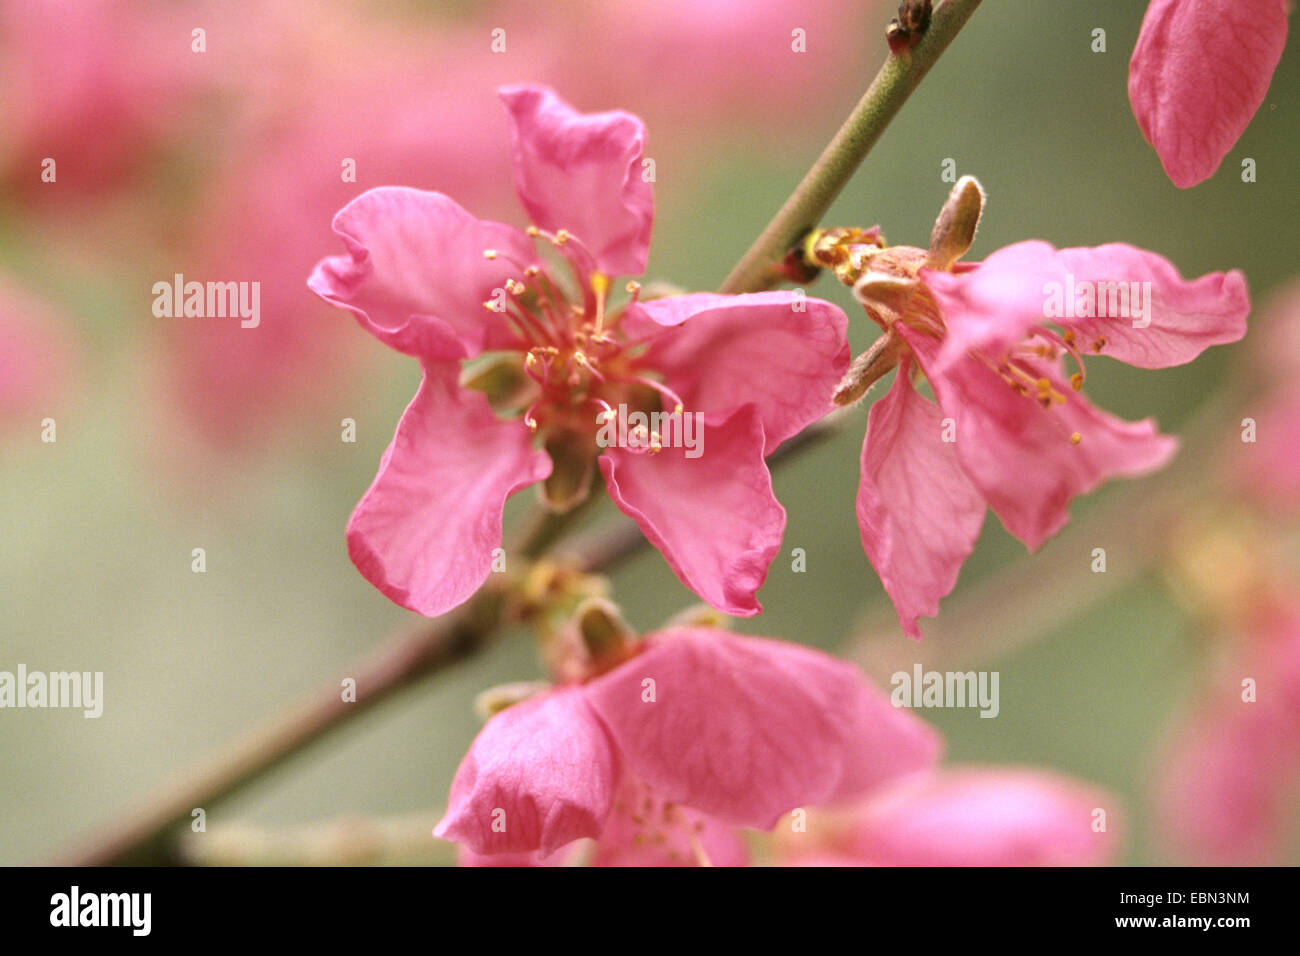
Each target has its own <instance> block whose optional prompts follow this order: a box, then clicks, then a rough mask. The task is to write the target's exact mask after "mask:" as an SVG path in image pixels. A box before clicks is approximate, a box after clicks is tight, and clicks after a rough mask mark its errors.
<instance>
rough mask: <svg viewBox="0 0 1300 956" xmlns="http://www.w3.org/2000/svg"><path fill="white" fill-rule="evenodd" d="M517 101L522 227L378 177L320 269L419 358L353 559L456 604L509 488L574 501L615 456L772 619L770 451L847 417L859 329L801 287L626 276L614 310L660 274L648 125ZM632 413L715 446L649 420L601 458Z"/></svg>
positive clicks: (407, 598) (329, 287) (469, 584)
mask: <svg viewBox="0 0 1300 956" xmlns="http://www.w3.org/2000/svg"><path fill="white" fill-rule="evenodd" d="M502 97H503V99H504V100H505V103H506V106H507V109H508V111H509V114H510V118H511V121H512V136H511V141H512V145H513V153H514V161H515V178H516V185H517V187H518V190H519V194H520V198H521V199H522V201H523V205H524V207H525V209H526V210H527V211H528V214H529V217H530V219H531V221H532V225H531V226H530V228H529V231H528V232H524V231H521V230H518V229H515V228H514V227H511V226H506V225H502V224H500V223H495V222H489V221H485V220H480V219H477V218H475V217H474V216H472V215H471V214H470V213H468V212H466V211H465V210H464V209H463V208H461V207H460V206H459V205H457V204H456V203H455V202H453V201H452V200H451V199H449V198H448V197H446V196H444V195H442V194H441V193H433V192H422V191H419V190H414V189H404V188H380V189H373V190H370V191H369V192H367V193H365V194H364V195H362V196H360V197H358V198H357V199H356V200H354V201H353V202H351V203H349V204H348V205H347V206H346V207H344V208H343V209H342V210H341V211H340V212H339V213H338V215H337V216H335V218H334V231H335V232H336V233H337V234H338V235H339V236H340V237H342V239H343V241H344V243H345V245H346V246H347V248H348V252H347V254H346V255H342V256H335V257H332V258H329V259H326V260H324V261H323V262H321V263H320V264H319V265H318V266H317V268H316V270H315V272H314V273H313V274H312V277H311V280H310V282H309V285H310V286H311V288H312V289H313V290H315V291H316V292H317V293H318V294H319V295H321V296H322V297H323V298H325V299H326V300H328V301H330V302H332V303H334V304H336V305H339V306H342V307H343V308H346V309H348V310H349V311H351V312H353V314H354V315H355V316H356V318H357V320H358V321H359V322H360V323H361V325H362V326H363V327H364V328H366V329H367V330H368V331H370V332H371V334H373V335H374V336H375V337H377V338H378V339H380V340H381V341H383V342H384V343H386V344H388V345H389V346H391V347H392V348H395V349H397V350H399V351H402V352H405V353H407V354H409V355H413V356H416V357H418V358H419V359H420V362H421V366H422V368H423V371H424V381H423V382H422V384H421V386H420V389H419V391H418V392H417V394H416V396H415V398H414V399H413V400H412V402H411V405H410V406H409V407H408V408H407V410H406V413H405V414H404V415H403V417H402V420H401V422H400V423H399V425H398V428H397V435H396V437H395V438H394V440H393V443H392V445H391V446H390V447H389V449H388V451H387V452H386V453H385V455H384V458H383V460H382V462H381V463H380V470H379V475H378V477H377V478H376V479H375V482H374V484H373V485H372V486H371V489H370V490H369V491H368V492H367V494H366V496H365V497H364V498H363V499H362V501H361V503H360V504H359V505H358V507H357V510H356V512H355V513H354V514H353V516H352V520H351V522H350V523H349V526H348V546H349V552H350V553H351V555H352V559H353V561H354V562H355V563H356V565H357V567H358V568H359V569H360V570H361V572H362V573H363V574H364V575H365V576H366V577H367V578H368V579H369V580H370V581H371V582H372V583H373V584H375V586H376V587H378V588H379V589H380V590H381V591H383V592H384V593H385V594H386V595H387V596H388V597H389V598H391V599H392V600H394V601H396V602H397V603H399V604H401V605H403V606H404V607H408V608H411V609H412V610H416V611H419V612H420V613H422V614H427V615H430V616H433V615H437V614H440V613H442V612H443V611H446V610H447V609H448V608H451V607H454V606H455V605H457V604H459V603H460V602H462V601H464V600H465V599H466V598H468V597H469V596H470V595H471V594H472V593H473V592H474V591H475V590H477V589H478V587H479V585H481V584H482V582H483V581H484V579H485V578H486V577H487V575H488V573H489V571H490V567H491V563H492V551H493V549H494V548H496V547H498V546H499V545H500V543H501V522H502V508H503V507H504V503H505V500H506V498H508V497H509V496H510V495H511V494H513V493H514V492H515V491H517V490H519V489H520V488H523V487H524V486H526V485H530V484H535V483H538V482H543V485H542V488H543V491H544V498H545V500H547V501H548V502H549V503H551V504H552V505H553V506H555V507H561V508H562V507H567V506H571V505H572V504H573V503H574V502H575V501H576V500H578V499H580V498H581V497H582V495H584V494H585V493H586V489H587V485H588V481H589V475H590V474H591V473H592V472H593V470H594V467H595V464H594V463H595V461H596V460H597V456H599V468H600V471H601V473H602V474H603V476H604V479H605V484H606V487H607V489H608V491H609V494H610V496H611V497H612V498H613V500H614V502H615V503H616V504H617V505H618V507H619V508H621V509H622V510H623V511H624V512H625V513H627V514H628V515H630V516H631V517H632V518H633V519H634V520H635V521H636V522H637V523H638V525H640V527H641V529H642V530H643V532H644V533H645V535H646V537H647V538H649V540H650V541H651V542H653V543H654V544H655V545H656V546H657V547H658V548H659V549H660V551H662V552H663V554H664V556H665V558H666V559H667V561H668V563H669V564H670V566H671V567H672V568H673V570H674V571H675V572H676V573H677V575H678V577H680V578H681V579H682V581H683V582H684V583H685V584H686V585H687V586H688V587H690V588H692V589H693V590H694V591H695V592H696V593H697V594H699V595H700V596H701V597H702V598H704V599H705V600H706V601H708V602H709V603H711V604H712V605H713V606H715V607H717V608H719V609H720V610H723V611H725V612H727V613H730V614H737V615H742V616H748V615H752V614H756V613H757V612H758V610H759V604H758V601H757V599H756V597H755V593H756V592H757V590H758V589H759V587H760V586H761V585H762V583H763V580H764V578H765V576H766V573H767V567H768V565H769V563H770V562H771V560H772V558H773V556H774V555H775V553H776V549H777V547H778V546H779V543H780V538H781V532H782V529H783V527H784V523H785V512H784V509H782V507H781V506H780V504H779V503H778V502H777V500H776V498H775V497H774V496H773V494H772V487H771V476H770V474H769V473H768V470H767V466H766V464H765V462H764V456H765V455H767V454H769V453H770V452H771V451H772V450H773V449H774V448H775V447H776V446H777V445H779V444H780V443H781V442H782V441H784V440H785V439H787V438H789V437H790V436H791V435H793V434H795V433H796V432H798V431H799V430H800V429H801V428H803V427H804V426H806V425H807V424H809V423H810V422H812V421H815V420H816V419H817V418H819V417H821V416H822V415H824V414H826V412H827V411H829V410H830V408H831V404H830V395H831V393H832V391H833V389H834V384H835V381H836V380H837V379H838V378H839V376H840V375H841V374H842V372H843V370H844V369H845V368H846V366H847V363H848V347H847V343H846V340H845V326H846V324H847V319H846V318H845V316H844V314H843V313H842V312H841V311H840V310H839V309H838V308H836V307H835V306H833V305H830V304H829V303H825V302H820V301H817V300H812V299H804V298H803V297H802V296H799V295H796V294H793V293H784V292H767V293H759V294H753V295H741V296H717V295H708V294H700V295H691V296H683V297H679V298H675V299H672V298H670V299H657V300H652V301H647V302H639V301H637V300H638V295H639V286H637V285H636V284H635V283H631V284H629V285H628V298H627V299H626V300H625V301H624V302H621V303H620V302H619V301H618V300H617V299H616V298H615V297H614V296H612V295H611V290H612V289H613V288H614V284H613V281H612V279H611V276H613V275H615V274H618V273H624V274H626V273H637V272H640V271H641V270H642V269H643V268H644V266H645V260H646V256H647V253H648V243H649V236H650V227H651V220H652V216H653V200H652V194H651V187H650V184H649V183H648V182H647V181H646V178H645V177H643V176H642V175H641V172H642V166H641V157H642V152H643V148H644V142H645V131H644V128H643V127H642V124H641V122H640V121H639V120H638V119H637V118H636V117H634V116H632V115H630V114H628V113H624V112H617V111H616V112H608V113H599V114H581V113H578V112H576V111H574V110H573V109H572V108H571V107H569V106H568V105H567V104H565V103H564V102H562V101H561V100H560V99H559V98H558V97H557V96H556V95H555V94H554V93H552V92H551V91H550V90H548V89H545V88H542V87H536V86H515V87H507V88H505V89H504V90H502ZM542 240H544V243H542V244H544V245H546V246H549V249H546V250H544V251H546V252H549V253H551V254H552V255H553V256H554V257H555V258H557V259H559V260H560V261H561V262H562V263H563V264H564V266H565V269H564V270H563V271H561V270H558V269H556V268H554V267H552V266H550V265H548V259H547V258H546V256H544V255H542V254H540V253H539V251H538V250H537V248H536V247H535V245H534V241H538V242H539V243H541V241H542ZM485 305H487V308H485ZM488 353H492V354H491V355H489V356H488V358H489V359H490V360H496V359H500V358H501V357H502V356H503V355H504V357H505V359H506V364H505V365H501V364H496V365H489V366H487V367H488V368H489V370H495V371H496V372H498V373H501V374H505V375H507V376H513V377H514V380H516V381H517V382H518V385H519V388H517V389H514V390H513V392H512V394H510V395H503V394H501V392H500V391H496V390H494V389H492V388H487V387H485V388H484V389H482V390H480V389H476V388H474V387H466V385H465V384H464V383H465V382H467V381H470V382H472V381H473V378H472V376H473V375H474V374H475V369H476V368H482V367H483V366H471V367H470V368H469V369H468V370H467V371H466V373H465V376H466V377H463V376H462V369H461V362H462V360H466V359H474V358H477V357H479V356H483V355H485V354H488ZM489 393H490V394H489ZM489 398H493V399H495V400H496V403H497V407H496V408H494V407H493V404H492V402H491V401H490V400H489ZM524 406H526V409H525V410H524V411H523V413H522V416H521V415H520V414H519V409H520V408H521V407H524ZM620 408H627V409H632V410H641V411H643V412H645V413H662V414H674V413H686V414H692V415H697V416H698V417H699V418H698V420H699V422H700V425H701V428H702V438H703V444H702V445H701V446H700V447H699V448H698V454H692V453H690V449H688V448H687V447H685V444H684V442H681V441H679V442H676V443H673V442H668V441H666V440H665V436H663V435H660V434H659V433H658V432H655V431H653V430H652V429H648V428H644V427H643V428H642V430H641V431H640V432H639V433H638V434H637V435H636V441H635V442H628V443H626V444H625V445H621V446H618V447H604V448H603V449H602V447H601V446H600V444H599V443H598V438H599V436H600V434H601V431H602V428H603V427H604V425H606V424H607V423H608V422H609V420H610V417H611V416H614V415H615V414H616V411H617V410H618V409H620ZM498 412H503V413H505V414H506V415H507V417H501V415H499V414H498ZM681 420H682V421H684V419H681ZM679 437H681V436H679ZM535 438H540V445H541V447H540V448H539V447H535V445H534V439H535ZM629 445H636V446H639V447H628V446H629ZM602 452H603V453H602Z"/></svg>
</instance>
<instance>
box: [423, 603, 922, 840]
mask: <svg viewBox="0 0 1300 956" xmlns="http://www.w3.org/2000/svg"><path fill="white" fill-rule="evenodd" d="M939 749H940V743H939V740H938V737H937V735H936V734H935V733H934V732H933V731H932V730H931V729H930V728H929V727H927V726H926V725H925V724H924V723H922V722H921V721H919V720H918V719H917V718H916V717H914V716H912V715H911V714H910V713H907V712H906V711H903V710H899V709H896V708H894V707H893V706H892V705H891V704H890V702H889V698H888V697H887V696H886V695H885V694H883V693H881V692H880V691H878V690H877V689H876V688H874V687H872V686H871V685H870V684H869V683H867V681H866V680H865V679H864V678H863V676H862V674H861V673H860V672H859V671H858V670H857V669H856V668H855V667H853V666H852V665H850V664H847V663H845V662H843V661H839V660H837V659H835V658H833V657H830V656H828V655H826V654H823V653H821V652H819V651H814V650H811V649H809V648H805V647H801V646H799V645H795V644H787V643H785V642H782V641H774V640H768V639H764V638H753V637H739V636H736V635H732V634H728V633H726V632H724V631H718V630H714V629H709V628H673V629H669V630H664V631H660V632H658V633H656V634H653V635H650V636H649V637H647V638H646V639H645V642H644V644H643V646H642V647H641V649H640V652H639V653H637V654H635V656H632V657H631V658H630V659H628V660H625V661H624V662H623V663H621V664H619V665H617V666H616V667H614V668H613V669H611V670H608V671H606V672H605V673H603V674H601V675H599V676H597V677H594V678H592V679H590V680H588V681H587V682H585V683H573V684H566V685H561V686H559V687H556V688H554V689H552V690H549V691H545V692H543V693H542V694H539V695H537V696H535V697H533V698H530V699H528V700H526V701H524V702H522V703H519V704H515V705H513V706H511V707H508V708H507V709H506V710H504V711H502V712H500V713H498V714H497V715H496V716H494V717H493V718H492V719H491V720H489V721H488V723H487V725H486V726H485V727H484V728H483V730H482V731H481V732H480V733H479V735H478V737H477V738H476V739H475V740H474V743H473V744H472V745H471V747H470V750H469V753H468V754H467V755H466V757H465V760H464V761H463V762H462V763H461V766H460V769H459V770H458V771H457V773H456V777H455V780H454V781H453V783H452V787H451V799H450V804H449V807H448V810H447V814H446V816H445V817H444V818H443V820H442V822H441V823H439V824H438V826H437V828H436V829H435V830H434V834H435V835H436V836H439V837H443V838H445V839H449V840H454V841H456V842H458V843H463V844H465V845H466V846H467V847H468V848H469V849H470V850H471V851H472V852H473V853H476V854H489V853H490V854H496V853H530V852H532V851H539V852H540V855H541V857H547V856H549V855H550V854H551V853H553V852H554V851H556V850H557V849H559V848H560V847H563V846H565V845H567V844H569V843H571V842H572V841H574V840H578V839H582V838H594V839H597V840H598V847H597V853H596V862H597V863H604V864H621V863H642V864H644V863H649V862H690V861H691V860H694V861H696V862H700V861H702V860H703V859H704V858H706V857H707V858H708V859H710V861H711V862H715V863H717V862H736V863H740V862H744V858H745V854H744V851H743V847H742V845H741V844H740V843H739V840H738V838H737V836H736V835H735V834H734V833H732V832H731V830H732V828H735V827H750V828H755V829H770V828H771V827H772V826H773V825H775V823H776V822H777V820H778V819H779V818H780V816H781V815H782V814H784V813H787V812H788V811H789V810H791V809H792V808H794V807H797V806H802V805H805V804H808V805H812V804H842V803H845V802H847V801H851V800H855V799H857V798H860V797H861V796H863V795H864V794H866V793H869V792H871V791H872V790H874V789H875V788H876V787H878V786H880V785H882V784H884V783H885V782H887V781H889V780H891V779H893V778H894V777H896V776H898V775H901V774H905V773H911V772H914V771H916V770H919V769H922V768H924V767H927V766H929V765H930V764H931V763H932V762H933V761H934V759H935V758H936V757H937V755H938V751H939ZM714 854H717V858H716V859H715V858H714Z"/></svg>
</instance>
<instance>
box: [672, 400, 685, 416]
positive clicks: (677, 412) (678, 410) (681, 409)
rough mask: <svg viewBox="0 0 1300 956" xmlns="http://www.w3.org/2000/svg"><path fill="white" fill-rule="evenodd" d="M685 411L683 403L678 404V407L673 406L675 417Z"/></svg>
mask: <svg viewBox="0 0 1300 956" xmlns="http://www.w3.org/2000/svg"><path fill="white" fill-rule="evenodd" d="M683 411H685V409H684V408H683V407H682V403H681V402H678V403H677V404H676V405H674V406H673V414H674V415H680V414H681V413H682V412H683Z"/></svg>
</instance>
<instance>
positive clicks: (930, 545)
mask: <svg viewBox="0 0 1300 956" xmlns="http://www.w3.org/2000/svg"><path fill="white" fill-rule="evenodd" d="M910 371H911V363H910V362H906V361H905V362H904V363H903V364H902V365H901V366H900V367H899V370H898V374H897V378H896V379H895V380H894V387H893V388H891V389H890V390H889V394H888V395H886V396H885V397H884V398H882V399H880V400H879V401H877V402H876V403H875V404H874V405H872V406H871V415H870V417H869V418H868V419H867V436H866V440H865V441H864V442H863V445H862V480H861V483H860V484H859V486H858V509H857V510H858V527H859V528H860V529H861V532H862V547H863V549H864V550H865V551H866V552H867V557H868V558H869V559H870V560H871V566H872V567H873V568H875V569H876V573H877V574H878V575H880V581H881V583H882V584H883V585H884V586H885V591H886V592H887V593H888V594H889V596H890V598H891V599H892V600H893V602H894V608H895V609H896V610H897V611H898V622H899V624H901V625H902V627H903V631H904V632H905V633H907V635H908V636H909V637H916V638H919V637H920V636H921V629H920V628H919V627H918V626H917V623H916V619H917V618H918V617H919V616H921V615H925V616H933V615H935V614H937V613H938V612H939V599H940V598H941V597H943V596H944V595H946V594H947V593H948V592H949V591H951V590H952V588H953V585H954V584H956V583H957V574H958V572H959V571H960V570H961V566H962V563H963V562H964V561H965V560H966V558H967V556H968V555H969V554H970V553H971V551H972V550H973V549H974V547H975V539H976V538H978V537H979V533H980V527H981V525H983V524H984V511H985V505H984V499H983V498H982V497H981V496H980V493H979V491H978V490H976V488H975V486H974V485H973V484H971V481H970V479H969V478H967V477H966V473H965V472H964V471H962V468H961V463H960V462H959V461H958V459H957V449H956V444H955V443H954V442H951V441H944V440H943V438H944V414H943V412H942V411H940V410H939V407H938V406H937V405H935V404H934V403H933V402H930V401H927V400H926V399H925V398H923V397H922V396H921V395H920V394H919V393H918V392H917V391H916V389H915V388H913V387H912V382H911V374H910Z"/></svg>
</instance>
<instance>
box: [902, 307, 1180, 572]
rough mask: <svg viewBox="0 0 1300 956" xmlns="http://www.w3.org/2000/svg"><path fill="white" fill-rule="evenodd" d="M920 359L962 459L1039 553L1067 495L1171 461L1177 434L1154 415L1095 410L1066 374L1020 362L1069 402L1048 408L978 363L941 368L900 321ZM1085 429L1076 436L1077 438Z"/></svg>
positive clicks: (1061, 521) (1065, 510)
mask: <svg viewBox="0 0 1300 956" xmlns="http://www.w3.org/2000/svg"><path fill="white" fill-rule="evenodd" d="M899 332H900V334H902V335H903V336H904V338H905V339H906V341H907V342H908V344H909V345H911V346H912V349H913V351H914V352H916V354H917V357H918V358H919V359H920V361H921V367H922V369H924V371H925V373H926V376H927V377H928V378H929V379H930V384H931V386H932V387H933V388H934V392H935V396H936V397H937V398H938V400H939V405H940V407H941V408H942V409H943V411H944V413H945V414H946V415H947V416H950V417H951V418H952V419H953V420H954V422H955V423H956V433H955V434H956V442H955V444H956V446H957V457H958V459H959V460H960V461H961V465H962V468H963V470H964V471H965V472H966V474H967V476H968V477H969V478H970V479H971V481H972V482H974V484H975V486H976V487H977V488H978V489H979V490H980V493H981V494H982V495H983V496H984V500H985V501H987V502H988V505H989V507H990V508H992V509H993V510H994V511H995V512H996V513H997V515H998V517H999V518H1001V519H1002V523H1003V525H1005V526H1006V529H1007V530H1008V531H1010V532H1011V533H1012V534H1013V535H1015V536H1016V537H1017V538H1019V539H1020V540H1021V541H1023V542H1024V543H1025V544H1026V545H1028V546H1029V548H1030V550H1035V549H1037V548H1038V547H1039V545H1041V544H1042V543H1043V542H1044V541H1045V540H1047V538H1049V537H1051V536H1052V535H1053V534H1055V533H1056V532H1057V531H1059V530H1060V529H1061V528H1062V527H1063V526H1064V525H1065V523H1066V522H1067V521H1068V520H1069V504H1070V500H1071V499H1072V498H1074V497H1075V496H1076V495H1081V494H1086V493H1087V492H1090V491H1092V490H1094V489H1095V488H1097V487H1098V486H1099V485H1100V484H1101V483H1102V482H1103V481H1105V480H1106V479H1107V478H1112V477H1117V476H1129V477H1133V476H1137V475H1142V474H1146V473H1148V472H1150V471H1154V470H1155V469H1157V468H1160V467H1161V466H1163V465H1164V464H1166V463H1167V462H1168V461H1169V459H1170V458H1171V457H1172V456H1173V454H1174V452H1175V451H1176V450H1177V447H1178V442H1177V440H1176V439H1174V438H1170V437H1168V436H1165V435H1161V434H1159V433H1158V432H1157V431H1156V427H1155V423H1154V422H1153V421H1152V420H1151V419H1144V420H1143V421H1140V422H1125V421H1122V420H1120V419H1118V418H1115V417H1114V416H1112V415H1108V414H1106V413H1105V412H1102V411H1100V410H1098V409H1097V408H1096V407H1094V406H1093V405H1092V404H1091V403H1090V402H1089V401H1088V400H1087V399H1086V398H1084V396H1083V394H1082V393H1080V392H1075V391H1074V390H1073V389H1071V388H1070V386H1069V385H1068V384H1067V383H1065V382H1064V381H1063V380H1062V377H1061V375H1060V372H1059V366H1057V367H1053V366H1051V365H1048V364H1047V363H1035V362H1033V361H1031V360H1029V359H1022V360H1021V361H1022V364H1023V365H1024V366H1025V367H1026V368H1029V369H1031V370H1032V371H1033V374H1034V375H1035V377H1038V376H1041V377H1043V378H1046V379H1048V381H1049V382H1051V383H1052V385H1053V387H1054V388H1055V390H1056V391H1057V392H1058V393H1059V394H1061V395H1064V396H1065V403H1064V404H1060V405H1058V404H1053V405H1051V407H1050V408H1043V407H1042V406H1040V405H1039V404H1038V402H1037V401H1036V400H1035V398H1033V397H1032V396H1030V395H1022V394H1019V393H1018V392H1016V391H1015V390H1014V389H1013V388H1011V386H1010V385H1008V384H1007V383H1006V382H1005V381H1003V379H1002V378H1001V377H1000V376H999V375H998V374H997V373H996V372H994V371H992V370H991V369H989V368H987V367H986V366H984V365H983V364H981V363H979V362H977V361H975V360H973V359H972V360H967V361H964V362H956V363H954V364H953V365H952V366H951V367H950V368H948V369H946V370H945V369H942V368H941V367H940V368H939V370H938V371H937V372H936V365H937V363H936V362H935V361H934V359H935V353H936V351H937V348H936V346H935V344H934V340H933V339H929V338H926V337H925V336H921V335H918V334H917V333H915V332H912V331H911V330H910V329H906V328H900V329H899ZM1074 434H1078V436H1079V442H1078V444H1074V443H1072V441H1071V437H1072V436H1073V435H1074Z"/></svg>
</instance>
